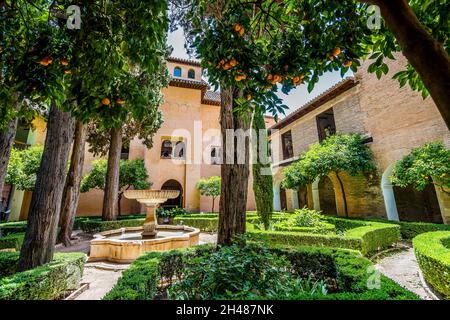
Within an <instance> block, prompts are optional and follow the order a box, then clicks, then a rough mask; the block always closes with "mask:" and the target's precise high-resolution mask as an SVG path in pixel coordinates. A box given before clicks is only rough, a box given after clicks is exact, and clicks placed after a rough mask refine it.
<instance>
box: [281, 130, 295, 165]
mask: <svg viewBox="0 0 450 320" xmlns="http://www.w3.org/2000/svg"><path fill="white" fill-rule="evenodd" d="M281 144H282V147H283V160H286V159H290V158H292V157H294V148H293V146H292V134H291V132H290V131H288V132H285V133H283V134H282V135H281Z"/></svg>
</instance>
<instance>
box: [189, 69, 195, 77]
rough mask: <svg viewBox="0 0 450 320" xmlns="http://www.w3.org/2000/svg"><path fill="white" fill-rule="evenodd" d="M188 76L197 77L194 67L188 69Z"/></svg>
mask: <svg viewBox="0 0 450 320" xmlns="http://www.w3.org/2000/svg"><path fill="white" fill-rule="evenodd" d="M188 78H189V79H195V71H194V70H193V69H190V70H189V71H188Z"/></svg>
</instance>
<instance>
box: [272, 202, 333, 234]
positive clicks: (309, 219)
mask: <svg viewBox="0 0 450 320" xmlns="http://www.w3.org/2000/svg"><path fill="white" fill-rule="evenodd" d="M273 228H274V229H275V230H278V231H296V232H307V233H323V234H325V233H334V232H335V231H336V229H335V226H334V225H333V224H331V223H327V222H325V221H324V216H323V215H322V214H321V213H320V212H318V211H316V210H310V209H307V208H303V209H300V210H295V211H294V214H293V215H290V216H289V217H287V218H286V219H283V220H281V221H278V222H276V223H274V224H273Z"/></svg>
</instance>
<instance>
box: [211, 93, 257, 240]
mask: <svg viewBox="0 0 450 320" xmlns="http://www.w3.org/2000/svg"><path fill="white" fill-rule="evenodd" d="M239 97H242V91H240V90H239V89H237V88H226V86H222V91H221V100H222V103H221V108H220V125H221V131H222V143H223V145H222V148H223V151H224V152H223V160H224V161H223V163H222V165H221V175H222V184H221V196H220V202H219V209H220V215H219V230H218V239H217V243H218V244H219V245H230V244H231V242H232V240H233V237H234V236H235V235H238V234H242V233H244V232H245V213H246V206H247V187H248V176H249V141H248V139H245V146H244V148H243V149H244V150H242V149H239V148H238V147H237V144H235V143H233V142H234V141H229V146H228V147H227V130H231V132H235V131H236V130H238V129H243V130H248V129H249V127H250V120H248V119H247V120H246V119H244V117H242V116H241V115H239V114H237V113H235V112H233V109H234V107H233V106H234V99H236V98H239ZM232 140H235V139H232ZM238 156H243V157H244V163H243V164H239V163H237V161H236V160H237V158H238ZM229 157H231V158H234V163H228V161H227V158H229Z"/></svg>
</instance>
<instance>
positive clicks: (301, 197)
mask: <svg viewBox="0 0 450 320" xmlns="http://www.w3.org/2000/svg"><path fill="white" fill-rule="evenodd" d="M297 198H298V207H299V208H300V209H302V208H304V207H308V188H307V187H306V186H301V187H299V188H298V191H297Z"/></svg>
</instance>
